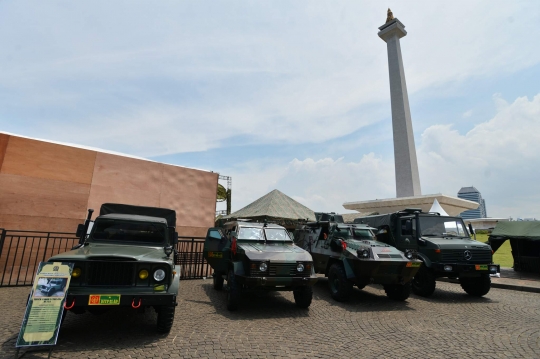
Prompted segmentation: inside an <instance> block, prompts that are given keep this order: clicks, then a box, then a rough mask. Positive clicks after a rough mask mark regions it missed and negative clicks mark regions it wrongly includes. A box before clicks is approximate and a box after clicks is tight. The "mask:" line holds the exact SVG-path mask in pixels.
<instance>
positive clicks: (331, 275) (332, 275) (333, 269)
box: [328, 263, 353, 302]
mask: <svg viewBox="0 0 540 359" xmlns="http://www.w3.org/2000/svg"><path fill="white" fill-rule="evenodd" d="M328 284H329V285H330V293H331V294H332V298H334V299H335V300H337V301H338V302H343V301H346V300H347V299H348V298H349V295H350V294H351V291H352V288H353V284H352V283H351V282H350V281H349V280H348V279H347V276H346V275H345V270H344V269H343V266H342V265H341V264H339V263H334V264H332V266H330V270H329V271H328Z"/></svg>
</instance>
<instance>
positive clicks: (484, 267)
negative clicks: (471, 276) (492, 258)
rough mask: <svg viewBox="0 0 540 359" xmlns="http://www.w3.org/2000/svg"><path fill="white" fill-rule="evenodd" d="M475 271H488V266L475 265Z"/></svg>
mask: <svg viewBox="0 0 540 359" xmlns="http://www.w3.org/2000/svg"><path fill="white" fill-rule="evenodd" d="M475 267H476V270H488V266H487V265H485V264H477V265H475Z"/></svg>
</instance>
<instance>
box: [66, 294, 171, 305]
mask: <svg viewBox="0 0 540 359" xmlns="http://www.w3.org/2000/svg"><path fill="white" fill-rule="evenodd" d="M110 295H118V296H119V297H120V298H119V299H120V300H119V303H118V304H91V303H90V299H91V297H93V296H94V297H95V296H110ZM153 305H167V306H170V305H178V303H177V302H176V294H172V293H128V294H122V293H121V292H119V291H116V292H115V293H105V292H104V291H99V290H96V291H95V293H91V294H79V293H71V292H68V294H67V298H66V302H65V307H66V309H71V308H74V307H103V306H107V307H109V308H110V307H118V306H121V307H124V306H126V307H127V306H131V307H133V308H139V307H145V306H153Z"/></svg>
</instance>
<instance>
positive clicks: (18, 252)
mask: <svg viewBox="0 0 540 359" xmlns="http://www.w3.org/2000/svg"><path fill="white" fill-rule="evenodd" d="M78 242H79V239H78V238H77V237H75V235H74V234H73V233H62V232H37V231H16V230H5V229H1V228H0V287H16V286H26V285H32V282H33V279H34V275H35V271H36V269H37V266H38V264H39V262H43V261H46V260H47V259H48V258H49V257H51V256H53V255H55V254H59V253H62V252H66V251H68V250H70V249H71V248H73V247H74V246H75V245H77V243H78ZM203 246H204V238H199V237H182V238H180V240H179V241H178V245H177V247H176V249H177V251H178V255H177V256H176V264H179V265H180V279H198V278H203V277H208V276H210V275H211V273H212V272H211V269H210V266H209V265H208V264H207V263H206V261H205V260H204V258H203Z"/></svg>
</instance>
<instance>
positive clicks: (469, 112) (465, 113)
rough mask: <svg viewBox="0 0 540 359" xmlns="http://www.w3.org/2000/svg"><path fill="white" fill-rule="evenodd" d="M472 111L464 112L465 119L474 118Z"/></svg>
mask: <svg viewBox="0 0 540 359" xmlns="http://www.w3.org/2000/svg"><path fill="white" fill-rule="evenodd" d="M472 113H473V112H472V110H468V111H465V112H463V115H462V116H463V118H468V117H471V116H472Z"/></svg>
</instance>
